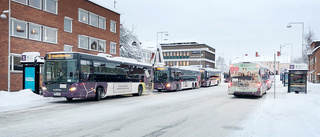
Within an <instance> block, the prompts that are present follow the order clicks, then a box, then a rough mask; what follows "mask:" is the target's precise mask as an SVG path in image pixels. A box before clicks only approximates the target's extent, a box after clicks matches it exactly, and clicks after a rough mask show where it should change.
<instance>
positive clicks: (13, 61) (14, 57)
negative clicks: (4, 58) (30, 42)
mask: <svg viewBox="0 0 320 137" xmlns="http://www.w3.org/2000/svg"><path fill="white" fill-rule="evenodd" d="M20 60H21V54H12V53H11V54H10V70H11V71H22V70H23V65H22V64H21V63H20Z"/></svg>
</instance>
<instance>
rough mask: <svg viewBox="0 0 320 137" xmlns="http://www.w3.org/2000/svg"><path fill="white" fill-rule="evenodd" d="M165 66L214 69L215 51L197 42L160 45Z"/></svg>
mask: <svg viewBox="0 0 320 137" xmlns="http://www.w3.org/2000/svg"><path fill="white" fill-rule="evenodd" d="M160 45H161V48H162V53H163V58H164V63H165V66H199V67H209V68H215V51H216V50H215V49H214V48H212V47H210V46H208V45H206V44H199V43H197V42H180V43H162V44H160Z"/></svg>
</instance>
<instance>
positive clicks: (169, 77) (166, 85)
mask: <svg viewBox="0 0 320 137" xmlns="http://www.w3.org/2000/svg"><path fill="white" fill-rule="evenodd" d="M199 87H200V70H199V69H198V68H193V67H188V66H187V67H182V66H180V67H155V68H154V89H156V90H158V91H159V92H161V90H169V91H172V90H174V91H179V90H182V89H193V88H199Z"/></svg>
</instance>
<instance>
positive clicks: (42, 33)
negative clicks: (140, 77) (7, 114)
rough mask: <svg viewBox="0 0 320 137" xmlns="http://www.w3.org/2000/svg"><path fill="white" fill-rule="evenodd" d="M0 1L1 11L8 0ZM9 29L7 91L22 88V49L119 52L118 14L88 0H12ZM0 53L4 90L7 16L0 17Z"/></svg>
mask: <svg viewBox="0 0 320 137" xmlns="http://www.w3.org/2000/svg"><path fill="white" fill-rule="evenodd" d="M0 2H1V5H0V12H1V13H2V11H5V10H8V9H9V1H8V0H1V1H0ZM6 15H7V16H8V14H6ZM10 31H11V42H10V43H11V48H10V50H11V52H10V59H11V61H10V62H11V63H10V66H11V67H10V70H11V73H10V75H11V77H10V78H11V81H10V83H11V86H10V87H11V91H17V90H21V89H22V71H21V70H22V65H21V64H20V59H21V54H22V53H23V52H40V54H41V56H45V54H46V53H48V52H54V51H73V52H84V53H89V54H98V53H106V54H111V55H113V56H119V50H118V49H119V45H120V44H119V43H120V37H119V36H120V34H119V33H120V14H119V13H117V12H115V11H112V10H110V9H108V8H106V7H103V6H101V5H98V4H96V3H93V2H91V1H88V0H76V1H75V0H12V1H11V28H10ZM0 53H1V58H0V63H1V64H2V67H0V79H1V80H0V90H7V89H8V18H6V19H3V18H0Z"/></svg>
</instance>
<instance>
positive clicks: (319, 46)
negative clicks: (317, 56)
mask: <svg viewBox="0 0 320 137" xmlns="http://www.w3.org/2000/svg"><path fill="white" fill-rule="evenodd" d="M319 48H320V46H318V47H316V48H315V49H313V50H312V53H314V52H315V51H317V50H318V49H319Z"/></svg>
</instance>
